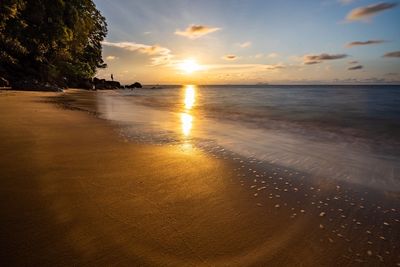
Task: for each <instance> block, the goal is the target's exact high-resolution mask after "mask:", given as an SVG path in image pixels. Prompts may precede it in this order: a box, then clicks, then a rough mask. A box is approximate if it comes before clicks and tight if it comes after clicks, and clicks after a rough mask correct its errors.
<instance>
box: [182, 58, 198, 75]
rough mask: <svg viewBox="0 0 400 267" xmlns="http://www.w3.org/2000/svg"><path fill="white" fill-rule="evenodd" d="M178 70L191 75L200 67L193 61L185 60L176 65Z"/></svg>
mask: <svg viewBox="0 0 400 267" xmlns="http://www.w3.org/2000/svg"><path fill="white" fill-rule="evenodd" d="M178 67H179V69H180V70H181V71H183V72H184V73H186V74H191V73H193V72H195V71H198V70H200V69H201V66H200V65H199V64H198V63H197V61H196V60H194V59H186V60H184V61H182V62H181V63H180V64H179V65H178Z"/></svg>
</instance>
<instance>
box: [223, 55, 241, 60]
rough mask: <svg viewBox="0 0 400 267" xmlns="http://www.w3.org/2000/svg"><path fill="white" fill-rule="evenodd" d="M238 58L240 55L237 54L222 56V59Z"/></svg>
mask: <svg viewBox="0 0 400 267" xmlns="http://www.w3.org/2000/svg"><path fill="white" fill-rule="evenodd" d="M237 58H238V57H237V56H235V55H225V56H223V57H222V59H225V60H231V61H233V60H236V59H237Z"/></svg>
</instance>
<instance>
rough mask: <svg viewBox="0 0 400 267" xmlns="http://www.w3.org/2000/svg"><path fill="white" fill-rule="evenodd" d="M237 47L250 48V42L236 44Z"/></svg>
mask: <svg viewBox="0 0 400 267" xmlns="http://www.w3.org/2000/svg"><path fill="white" fill-rule="evenodd" d="M238 45H239V47H241V48H246V47H250V46H251V42H249V41H247V42H244V43H241V44H238Z"/></svg>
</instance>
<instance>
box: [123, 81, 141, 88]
mask: <svg viewBox="0 0 400 267" xmlns="http://www.w3.org/2000/svg"><path fill="white" fill-rule="evenodd" d="M125 87H126V88H129V89H133V88H142V87H143V86H142V85H141V84H140V83H139V82H135V83H132V84H131V85H127V86H125Z"/></svg>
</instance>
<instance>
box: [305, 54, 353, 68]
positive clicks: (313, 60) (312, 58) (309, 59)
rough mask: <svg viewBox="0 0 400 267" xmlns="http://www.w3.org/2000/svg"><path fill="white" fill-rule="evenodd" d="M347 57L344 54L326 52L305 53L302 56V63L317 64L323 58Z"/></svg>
mask: <svg viewBox="0 0 400 267" xmlns="http://www.w3.org/2000/svg"><path fill="white" fill-rule="evenodd" d="M345 57H347V55H346V54H332V55H330V54H327V53H322V54H320V55H305V56H304V57H303V63H304V64H306V65H312V64H318V63H321V62H322V61H324V60H334V59H341V58H345Z"/></svg>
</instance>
